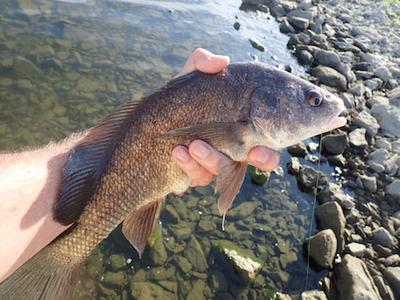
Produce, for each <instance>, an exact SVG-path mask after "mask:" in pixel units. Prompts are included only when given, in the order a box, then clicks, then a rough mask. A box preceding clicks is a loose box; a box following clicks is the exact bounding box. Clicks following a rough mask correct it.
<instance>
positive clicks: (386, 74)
mask: <svg viewBox="0 0 400 300" xmlns="http://www.w3.org/2000/svg"><path fill="white" fill-rule="evenodd" d="M374 73H375V76H376V77H379V78H380V79H382V80H383V81H385V82H387V81H389V80H390V79H392V73H390V71H389V69H388V68H387V67H385V66H380V67H378V68H376V69H375V71H374Z"/></svg>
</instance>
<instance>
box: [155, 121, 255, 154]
mask: <svg viewBox="0 0 400 300" xmlns="http://www.w3.org/2000/svg"><path fill="white" fill-rule="evenodd" d="M246 125H247V124H245V123H241V122H215V123H207V124H198V125H193V126H189V127H183V128H177V129H174V130H171V131H168V132H166V133H164V134H162V135H161V137H162V138H169V137H184V138H186V139H189V140H195V139H202V140H204V141H205V142H207V143H209V144H211V145H212V146H214V147H215V148H217V149H230V148H233V149H235V148H236V147H238V146H242V145H244V144H245V142H246V137H247V135H248V127H247V126H246Z"/></svg>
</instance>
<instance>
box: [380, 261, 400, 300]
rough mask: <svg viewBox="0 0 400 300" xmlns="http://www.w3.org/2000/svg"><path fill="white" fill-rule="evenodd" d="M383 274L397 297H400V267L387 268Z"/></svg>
mask: <svg viewBox="0 0 400 300" xmlns="http://www.w3.org/2000/svg"><path fill="white" fill-rule="evenodd" d="M383 276H384V277H385V279H386V281H387V282H388V283H389V286H390V288H391V289H392V291H393V294H394V296H395V298H396V299H400V267H389V268H387V269H386V270H385V271H384V273H383Z"/></svg>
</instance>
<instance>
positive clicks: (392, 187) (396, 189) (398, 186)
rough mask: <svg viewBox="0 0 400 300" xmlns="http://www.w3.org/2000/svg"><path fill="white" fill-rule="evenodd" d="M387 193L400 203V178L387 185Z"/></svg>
mask: <svg viewBox="0 0 400 300" xmlns="http://www.w3.org/2000/svg"><path fill="white" fill-rule="evenodd" d="M386 193H387V194H388V195H390V196H392V197H393V198H394V199H396V200H397V201H398V202H399V203H400V179H395V180H394V181H393V182H392V183H391V184H389V185H388V186H386Z"/></svg>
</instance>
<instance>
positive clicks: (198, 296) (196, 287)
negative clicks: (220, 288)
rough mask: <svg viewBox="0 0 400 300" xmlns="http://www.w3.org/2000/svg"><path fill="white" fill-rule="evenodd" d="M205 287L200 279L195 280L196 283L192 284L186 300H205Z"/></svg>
mask: <svg viewBox="0 0 400 300" xmlns="http://www.w3.org/2000/svg"><path fill="white" fill-rule="evenodd" d="M205 287H206V284H205V283H204V281H203V280H200V279H198V280H196V282H195V283H194V284H193V288H192V289H191V290H190V292H189V293H188V294H187V296H186V299H190V300H192V299H193V300H203V299H206V298H205V296H204V289H205Z"/></svg>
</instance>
